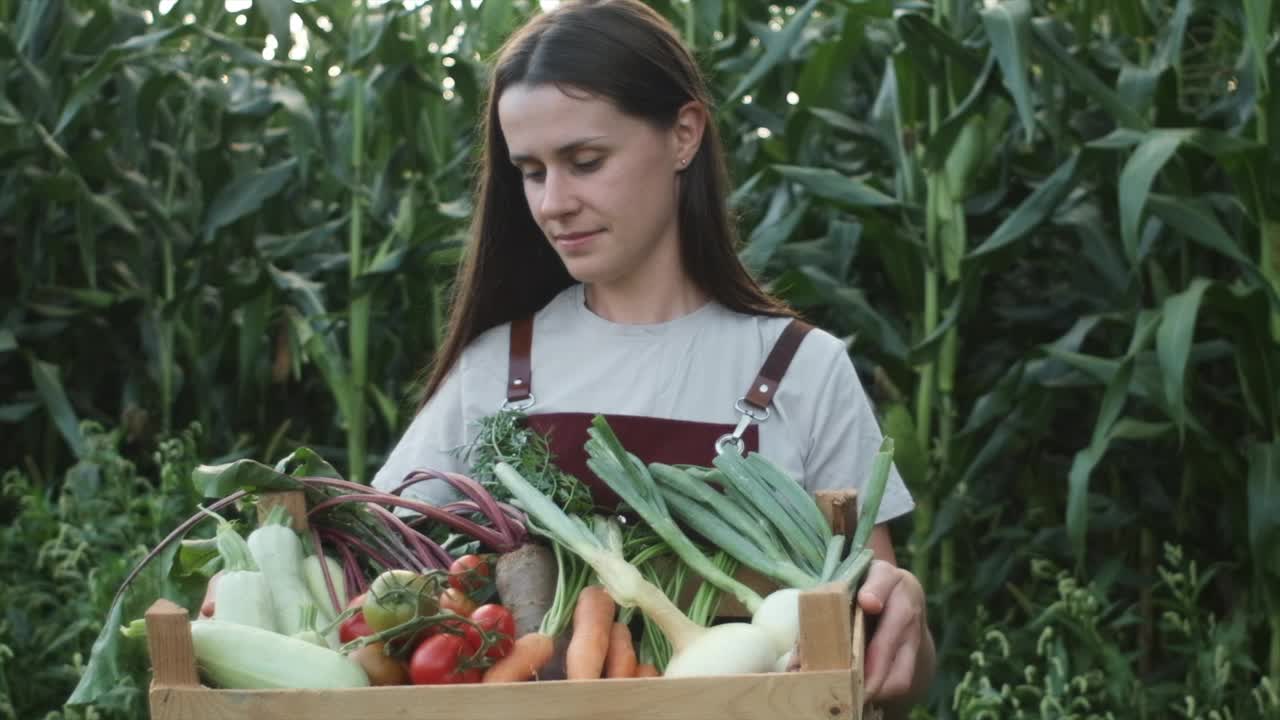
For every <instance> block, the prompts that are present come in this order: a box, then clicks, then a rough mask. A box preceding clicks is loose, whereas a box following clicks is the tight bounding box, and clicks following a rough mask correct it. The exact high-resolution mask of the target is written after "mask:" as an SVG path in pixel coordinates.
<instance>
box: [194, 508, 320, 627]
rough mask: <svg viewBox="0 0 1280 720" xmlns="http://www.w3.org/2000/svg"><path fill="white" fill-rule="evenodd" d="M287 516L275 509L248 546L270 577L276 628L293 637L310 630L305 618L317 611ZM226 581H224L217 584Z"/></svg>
mask: <svg viewBox="0 0 1280 720" xmlns="http://www.w3.org/2000/svg"><path fill="white" fill-rule="evenodd" d="M287 517H288V515H287V514H286V512H285V509H284V508H283V507H280V506H277V507H274V508H272V510H271V512H270V513H269V514H268V515H267V518H266V521H265V522H263V523H262V525H260V526H258V528H257V529H255V530H254V531H253V532H251V533H249V540H248V546H249V550H250V552H252V554H253V559H254V561H256V562H257V563H258V567H259V568H261V569H262V572H263V574H264V575H266V577H267V578H268V581H269V584H268V587H269V588H270V590H271V603H272V606H273V607H274V608H275V617H276V628H277V629H278V630H279V631H280V632H282V633H284V634H286V635H294V634H296V633H299V632H302V631H303V630H307V629H309V628H308V627H307V626H305V625H303V621H304V616H305V615H306V614H309V613H313V612H315V608H316V604H315V601H314V600H312V598H311V591H310V590H308V589H307V584H306V580H304V579H303V577H302V561H303V550H302V541H301V540H299V539H298V535H297V533H295V532H294V531H293V530H290V529H289V527H288V526H287V525H286V524H285V523H286V518H287ZM225 582H226V578H223V579H222V580H220V581H219V582H218V584H219V585H222V584H223V583H225ZM215 607H216V605H215ZM215 613H216V610H215Z"/></svg>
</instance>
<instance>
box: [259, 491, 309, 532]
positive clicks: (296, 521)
mask: <svg viewBox="0 0 1280 720" xmlns="http://www.w3.org/2000/svg"><path fill="white" fill-rule="evenodd" d="M277 505H283V506H284V509H285V512H287V513H289V517H290V518H292V519H293V522H292V523H291V524H290V527H292V528H293V529H294V530H296V531H298V532H305V531H307V530H309V529H311V526H310V524H308V522H307V494H306V493H304V492H303V491H301V490H279V491H277V492H264V493H259V494H258V523H259V524H261V523H262V522H264V521H265V520H266V519H267V514H268V513H270V512H271V510H272V509H273V508H275V506H277Z"/></svg>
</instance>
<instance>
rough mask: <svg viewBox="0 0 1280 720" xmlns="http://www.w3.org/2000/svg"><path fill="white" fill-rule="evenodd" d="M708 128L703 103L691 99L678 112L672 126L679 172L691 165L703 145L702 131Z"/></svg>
mask: <svg viewBox="0 0 1280 720" xmlns="http://www.w3.org/2000/svg"><path fill="white" fill-rule="evenodd" d="M706 128H707V109H706V107H704V106H703V104H702V103H700V102H698V101H696V100H690V101H689V102H687V103H685V105H684V107H681V108H680V110H679V112H677V113H676V121H675V124H674V125H673V126H672V128H671V138H672V141H673V143H672V151H673V152H674V153H675V169H676V171H677V172H679V171H681V170H684V169H685V168H687V167H689V163H691V162H693V156H694V155H696V154H697V152H698V148H699V147H701V146H702V133H703V132H704V131H705V130H706Z"/></svg>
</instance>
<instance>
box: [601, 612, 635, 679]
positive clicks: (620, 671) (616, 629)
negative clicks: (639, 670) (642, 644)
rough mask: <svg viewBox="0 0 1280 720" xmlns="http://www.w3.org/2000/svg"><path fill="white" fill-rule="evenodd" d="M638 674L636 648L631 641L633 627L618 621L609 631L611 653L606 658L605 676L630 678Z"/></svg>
mask: <svg viewBox="0 0 1280 720" xmlns="http://www.w3.org/2000/svg"><path fill="white" fill-rule="evenodd" d="M635 674H636V649H635V645H634V644H633V643H632V642H631V628H629V627H627V626H626V624H625V623H620V622H616V623H614V624H613V628H612V629H611V630H610V631H609V653H608V655H606V656H605V659H604V676H605V677H607V678H629V677H633V676H634V675H635Z"/></svg>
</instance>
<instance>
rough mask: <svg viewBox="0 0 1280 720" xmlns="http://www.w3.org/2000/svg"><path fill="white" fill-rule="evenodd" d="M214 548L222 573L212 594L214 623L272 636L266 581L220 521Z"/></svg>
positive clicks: (273, 628)
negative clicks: (219, 559)
mask: <svg viewBox="0 0 1280 720" xmlns="http://www.w3.org/2000/svg"><path fill="white" fill-rule="evenodd" d="M210 514H212V513H210ZM215 517H217V516H216V515H215ZM217 544H218V555H219V556H221V558H222V563H223V572H222V574H221V576H220V577H219V578H218V583H217V585H216V586H215V590H214V608H215V611H214V613H213V617H214V619H215V620H219V621H222V622H229V623H239V624H241V625H249V626H251V627H257V628H262V629H263V630H270V631H272V632H275V631H276V611H275V605H274V603H273V602H272V599H271V588H270V586H269V583H268V580H267V577H266V575H264V574H263V573H262V572H261V571H259V570H258V566H257V564H256V563H254V561H253V556H252V555H251V554H250V551H249V545H248V543H246V542H245V540H244V538H242V537H240V533H239V532H237V531H236V529H235V527H233V526H232V525H231V523H229V522H227V521H226V520H225V519H224V518H221V517H218V533H217Z"/></svg>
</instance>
